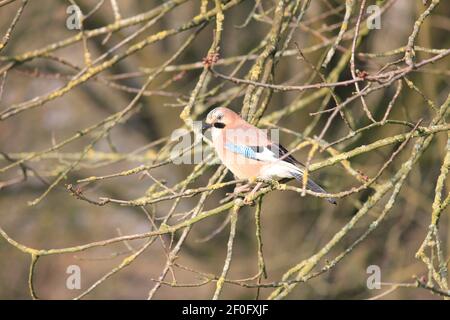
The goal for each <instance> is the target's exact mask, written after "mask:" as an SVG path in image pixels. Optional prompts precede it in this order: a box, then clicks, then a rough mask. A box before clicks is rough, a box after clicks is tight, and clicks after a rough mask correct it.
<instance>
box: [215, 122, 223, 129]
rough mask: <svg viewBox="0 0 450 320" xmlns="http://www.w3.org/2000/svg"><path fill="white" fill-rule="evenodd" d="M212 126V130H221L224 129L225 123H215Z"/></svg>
mask: <svg viewBox="0 0 450 320" xmlns="http://www.w3.org/2000/svg"><path fill="white" fill-rule="evenodd" d="M213 126H214V128H217V129H223V128H225V123H222V122H215V123H214V124H213Z"/></svg>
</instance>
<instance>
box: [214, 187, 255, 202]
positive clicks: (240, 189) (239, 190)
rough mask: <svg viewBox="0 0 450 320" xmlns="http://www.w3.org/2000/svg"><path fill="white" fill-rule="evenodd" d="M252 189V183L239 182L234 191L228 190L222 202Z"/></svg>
mask: <svg viewBox="0 0 450 320" xmlns="http://www.w3.org/2000/svg"><path fill="white" fill-rule="evenodd" d="M249 191H250V184H248V183H247V184H239V185H237V186H236V187H235V188H234V190H233V192H228V193H227V194H226V197H225V198H223V199H222V200H221V201H220V203H225V202H227V201H229V200H231V199H233V198H236V197H237V196H238V195H239V194H240V193H246V192H249Z"/></svg>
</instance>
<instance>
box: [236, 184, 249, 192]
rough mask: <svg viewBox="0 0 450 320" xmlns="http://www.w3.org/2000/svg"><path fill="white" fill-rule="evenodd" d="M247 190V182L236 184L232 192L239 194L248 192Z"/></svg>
mask: <svg viewBox="0 0 450 320" xmlns="http://www.w3.org/2000/svg"><path fill="white" fill-rule="evenodd" d="M249 191H250V185H249V184H242V185H238V186H236V188H234V191H233V193H234V194H239V193H244V192H249Z"/></svg>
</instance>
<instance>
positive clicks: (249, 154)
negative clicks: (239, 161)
mask: <svg viewBox="0 0 450 320" xmlns="http://www.w3.org/2000/svg"><path fill="white" fill-rule="evenodd" d="M225 148H226V149H228V150H230V151H231V152H234V153H238V154H240V155H242V156H244V157H246V158H248V159H253V160H259V159H258V156H257V153H258V151H259V148H260V147H250V146H244V145H239V144H233V143H226V144H225Z"/></svg>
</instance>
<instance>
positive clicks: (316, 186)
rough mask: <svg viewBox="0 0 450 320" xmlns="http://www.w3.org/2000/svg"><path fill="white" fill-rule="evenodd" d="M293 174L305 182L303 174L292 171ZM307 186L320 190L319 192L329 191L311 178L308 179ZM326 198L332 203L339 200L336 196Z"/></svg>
mask: <svg viewBox="0 0 450 320" xmlns="http://www.w3.org/2000/svg"><path fill="white" fill-rule="evenodd" d="M292 174H293V176H294V177H295V179H296V180H297V181H299V182H301V183H303V175H302V174H301V173H298V172H292ZM306 188H307V189H308V190H311V191H314V192H318V193H328V192H326V191H325V190H324V189H323V188H322V187H321V186H319V185H318V184H317V183H315V182H314V181H312V180H311V179H308V181H307V182H306ZM326 200H327V201H328V202H329V203H331V204H337V201H336V199H334V198H326Z"/></svg>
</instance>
